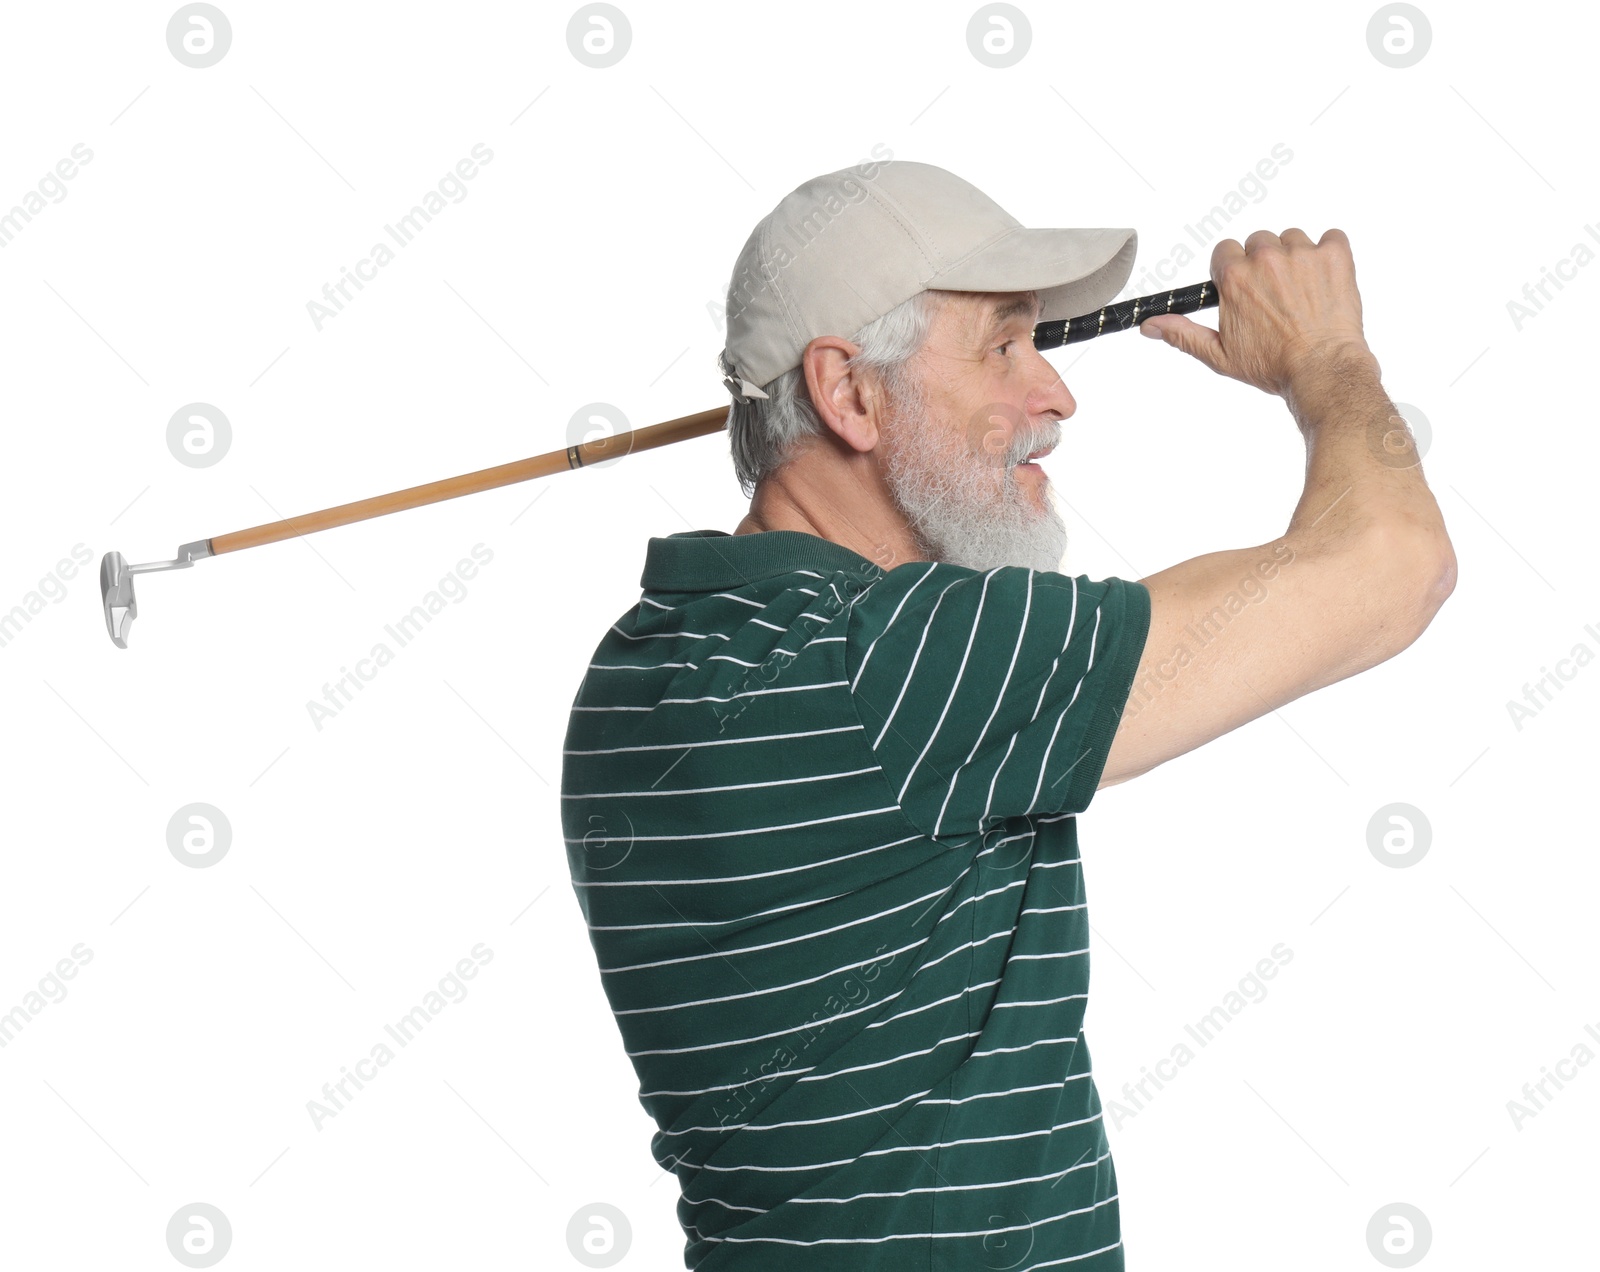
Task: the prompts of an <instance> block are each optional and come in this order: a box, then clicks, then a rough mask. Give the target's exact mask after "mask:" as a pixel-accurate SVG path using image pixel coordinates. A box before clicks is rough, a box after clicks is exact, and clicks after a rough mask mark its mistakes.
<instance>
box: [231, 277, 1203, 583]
mask: <svg viewBox="0 0 1600 1272" xmlns="http://www.w3.org/2000/svg"><path fill="white" fill-rule="evenodd" d="M1217 299H1218V298H1217V288H1216V284H1215V283H1213V282H1212V281H1211V280H1210V279H1207V280H1206V281H1205V282H1203V283H1194V284H1192V285H1190V286H1188V287H1179V288H1175V289H1174V290H1172V291H1169V292H1158V293H1156V294H1155V295H1151V296H1139V297H1135V298H1133V299H1130V300H1124V301H1119V302H1117V303H1116V304H1114V305H1107V306H1106V307H1105V308H1103V309H1099V310H1096V311H1095V312H1094V313H1092V314H1083V315H1080V316H1079V317H1077V318H1058V319H1056V320H1055V321H1053V322H1042V323H1040V324H1039V325H1038V326H1037V327H1035V328H1034V332H1033V339H1034V345H1035V347H1036V348H1039V349H1058V348H1060V347H1061V346H1062V345H1068V344H1077V343H1078V342H1079V341H1083V340H1092V339H1093V338H1094V337H1096V336H1100V335H1106V334H1109V333H1110V332H1113V331H1126V330H1128V329H1129V328H1130V327H1136V326H1138V324H1139V323H1140V322H1141V321H1143V320H1144V319H1146V318H1148V317H1150V316H1151V315H1152V314H1158V313H1159V314H1168V313H1170V314H1189V313H1194V312H1195V311H1196V310H1200V309H1208V308H1211V307H1212V306H1214V305H1216V304H1217ZM727 420H728V408H727V407H725V406H718V407H713V408H712V409H711V410H709V411H699V412H696V413H695V414H694V415H684V416H681V417H679V418H678V419H675V420H667V421H666V422H665V423H662V424H651V425H648V426H647V427H645V428H636V429H633V430H631V431H629V432H626V433H616V434H613V435H611V436H609V437H597V438H595V439H594V440H593V441H588V442H579V443H577V444H576V445H573V446H568V447H566V448H565V449H564V450H556V451H549V452H547V453H546V454H543V455H534V456H531V457H529V458H528V459H519V460H515V461H513V462H512V463H509V464H500V465H498V466H497V467H494V468H480V469H479V470H478V471H476V472H471V473H462V474H460V475H459V476H456V477H446V478H443V479H442V480H440V481H433V482H428V483H427V484H426V485H422V486H410V487H408V488H407V489H405V490H395V491H391V492H389V493H388V494H386V495H374V496H372V497H371V498H370V499H358V500H357V501H356V502H354V503H347V504H340V505H338V506H337V507H334V508H323V509H321V510H320V511H318V512H307V513H302V514H301V515H300V516H298V517H287V518H285V519H284V520H282V521H269V522H266V523H265V524H263V525H259V526H251V527H250V528H249V529H247V530H235V531H233V532H232V533H231V534H224V535H219V536H217V537H216V538H214V539H211V540H209V543H210V545H211V554H212V555H213V556H221V555H222V554H223V553H225V552H238V551H240V550H241V549H244V548H255V547H260V546H261V545H262V544H265V543H277V542H279V541H280V540H283V539H293V538H295V537H297V536H299V535H303V534H313V533H315V532H316V531H318V530H331V529H333V528H334V527H335V526H346V525H350V524H351V523H352V522H356V521H366V520H368V519H369V518H372V517H382V516H385V515H387V514H388V513H391V512H402V511H404V510H405V509H407V508H420V507H421V506H422V505H424V504H430V503H438V502H440V501H441V500H445V499H457V498H459V497H460V496H462V495H473V494H477V493H478V492H479V491H481V490H493V489H495V488H496V487H498V486H511V485H515V484H516V483H517V482H522V481H529V480H531V479H533V478H535V477H547V476H549V475H550V474H551V473H555V472H561V471H563V470H566V469H572V468H583V467H584V466H586V465H588V464H594V463H598V462H600V461H602V460H607V459H615V458H619V457H620V456H623V455H629V454H632V453H633V452H634V451H642V450H650V449H652V448H654V447H657V446H669V445H671V444H672V443H674V442H681V441H686V440H687V439H689V438H691V437H703V436H705V435H706V434H707V433H715V432H718V431H719V430H721V429H723V428H725V427H726V426H727Z"/></svg>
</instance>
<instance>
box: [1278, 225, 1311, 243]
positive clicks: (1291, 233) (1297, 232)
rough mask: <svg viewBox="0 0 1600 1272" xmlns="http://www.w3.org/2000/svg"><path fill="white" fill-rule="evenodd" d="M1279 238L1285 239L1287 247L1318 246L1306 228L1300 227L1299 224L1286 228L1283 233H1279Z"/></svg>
mask: <svg viewBox="0 0 1600 1272" xmlns="http://www.w3.org/2000/svg"><path fill="white" fill-rule="evenodd" d="M1279 238H1281V239H1282V240H1283V245H1284V246H1285V247H1315V246H1316V244H1315V243H1313V242H1312V241H1311V235H1309V234H1307V233H1306V232H1305V231H1304V230H1302V229H1300V228H1299V227H1298V226H1294V227H1291V228H1289V229H1287V230H1285V231H1284V232H1283V233H1282V234H1281V235H1279Z"/></svg>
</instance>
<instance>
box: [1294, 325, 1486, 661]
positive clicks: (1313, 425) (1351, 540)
mask: <svg viewBox="0 0 1600 1272" xmlns="http://www.w3.org/2000/svg"><path fill="white" fill-rule="evenodd" d="M1283 396H1284V399H1285V401H1286V402H1287V403H1288V405H1289V409H1290V411H1291V412H1292V413H1293V415H1294V417H1295V421H1296V423H1298V424H1299V425H1300V431H1301V433H1302V434H1303V435H1304V437H1305V441H1306V479H1305V490H1304V492H1303V493H1302V494H1301V496H1300V502H1299V503H1298V504H1297V505H1296V506H1295V510H1294V514H1293V516H1292V517H1291V518H1290V520H1289V529H1288V531H1287V532H1286V534H1285V538H1286V539H1287V540H1288V542H1289V543H1290V544H1291V545H1292V546H1293V547H1294V549H1295V551H1296V552H1303V553H1306V554H1307V555H1308V556H1312V557H1316V556H1339V557H1342V558H1348V559H1349V560H1351V561H1353V562H1355V572H1356V574H1357V576H1358V577H1359V578H1360V579H1361V580H1363V586H1362V587H1361V589H1360V590H1361V593H1362V600H1363V602H1365V603H1373V604H1376V605H1377V606H1378V607H1379V610H1378V611H1377V612H1379V613H1383V612H1385V611H1386V612H1387V613H1389V614H1391V615H1393V621H1385V622H1384V624H1383V625H1382V626H1383V628H1384V630H1385V631H1386V632H1393V631H1395V630H1398V631H1399V633H1400V635H1401V638H1402V639H1401V644H1400V646H1399V647H1401V648H1403V647H1404V646H1405V645H1406V644H1409V643H1410V641H1411V640H1413V639H1415V637H1416V636H1417V635H1420V634H1421V632H1422V630H1423V629H1424V628H1426V627H1427V625H1428V623H1429V622H1431V621H1432V619H1433V616H1434V614H1435V613H1436V612H1437V611H1438V609H1439V607H1440V606H1441V605H1443V604H1444V602H1445V600H1446V598H1448V597H1449V595H1450V593H1451V592H1452V591H1453V590H1454V588H1455V579H1456V559H1455V552H1454V549H1453V548H1452V547H1451V544H1450V536H1449V534H1448V533H1447V532H1446V530H1445V526H1444V518H1443V517H1442V516H1441V515H1440V512H1439V505H1438V503H1437V502H1436V501H1435V500H1434V497H1433V492H1432V491H1431V490H1429V489H1428V483H1427V481H1426V480H1425V479H1424V477H1423V474H1422V465H1421V463H1420V462H1419V456H1418V454H1417V449H1416V441H1415V439H1414V438H1413V437H1412V436H1411V433H1410V430H1409V428H1408V427H1407V425H1406V423H1405V420H1404V419H1403V418H1402V417H1401V416H1400V413H1399V412H1398V411H1397V410H1395V406H1394V403H1393V402H1392V401H1390V399H1389V395H1388V394H1387V393H1386V392H1385V391H1384V389H1383V385H1382V383H1381V381H1380V379H1379V371H1378V362H1377V359H1376V358H1375V357H1373V356H1372V354H1371V352H1370V351H1369V350H1367V349H1365V348H1364V347H1363V348H1359V349H1354V348H1353V349H1349V350H1341V351H1340V352H1339V353H1338V354H1337V355H1335V354H1330V355H1328V356H1327V357H1323V358H1319V359H1316V360H1315V361H1314V363H1313V365H1311V366H1310V367H1308V368H1306V369H1305V370H1304V371H1303V372H1302V373H1301V374H1299V375H1297V376H1296V377H1295V378H1294V379H1293V380H1292V381H1291V382H1290V385H1289V387H1288V389H1287V390H1286V391H1285V393H1284V395H1283ZM1385 639H1388V636H1387V635H1386V637H1385Z"/></svg>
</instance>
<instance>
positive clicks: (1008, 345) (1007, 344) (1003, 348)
mask: <svg viewBox="0 0 1600 1272" xmlns="http://www.w3.org/2000/svg"><path fill="white" fill-rule="evenodd" d="M1015 343H1016V341H1015V340H1007V341H1006V342H1005V344H1003V345H1001V346H1000V347H999V348H998V349H997V350H996V352H998V353H1005V352H1006V351H1007V350H1008V349H1010V348H1011V346H1012V345H1014V344H1015Z"/></svg>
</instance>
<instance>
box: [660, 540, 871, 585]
mask: <svg viewBox="0 0 1600 1272" xmlns="http://www.w3.org/2000/svg"><path fill="white" fill-rule="evenodd" d="M863 567H864V568H865V569H866V570H867V571H869V572H870V573H872V574H873V575H877V574H881V573H883V570H882V567H880V566H878V565H875V564H874V563H873V562H871V561H869V560H868V559H867V558H866V557H864V556H862V555H861V554H860V553H858V552H855V551H853V550H852V549H850V548H847V547H845V546H843V545H842V544H838V543H835V542H833V540H831V539H824V538H821V537H820V536H818V535H814V534H806V533H804V532H803V531H799V530H763V531H760V532H758V533H755V534H729V533H728V532H727V531H726V530H682V531H679V532H678V533H677V534H670V535H666V536H665V537H653V538H651V540H650V542H649V544H648V546H647V547H646V549H645V558H644V572H643V573H642V574H641V575H640V578H639V586H640V587H642V588H643V589H644V590H645V591H647V592H717V591H722V590H724V589H727V588H736V587H744V586H745V585H746V584H749V583H754V582H755V581H756V580H757V579H765V578H772V577H773V576H775V575H779V574H789V573H792V572H793V571H795V570H815V571H817V573H819V574H829V573H833V572H835V571H837V570H858V571H859V570H861V569H863Z"/></svg>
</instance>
